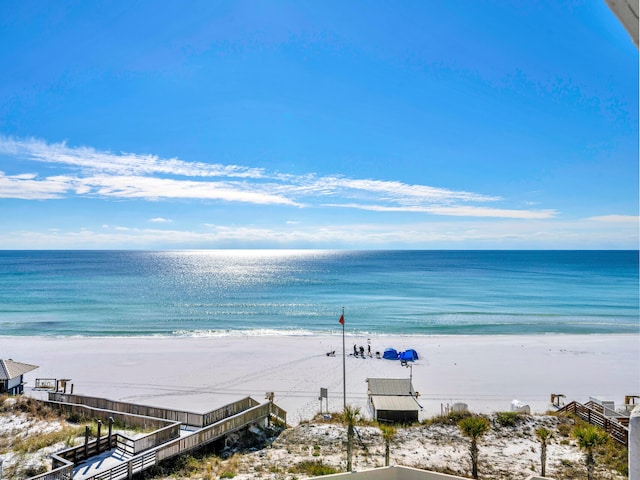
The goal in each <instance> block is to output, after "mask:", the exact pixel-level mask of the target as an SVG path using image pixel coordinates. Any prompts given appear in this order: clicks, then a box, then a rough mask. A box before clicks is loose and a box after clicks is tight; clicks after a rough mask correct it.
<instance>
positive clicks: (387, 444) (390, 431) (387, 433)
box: [379, 424, 397, 467]
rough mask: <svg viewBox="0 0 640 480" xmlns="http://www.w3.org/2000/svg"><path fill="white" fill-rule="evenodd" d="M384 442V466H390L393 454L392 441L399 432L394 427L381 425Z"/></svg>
mask: <svg viewBox="0 0 640 480" xmlns="http://www.w3.org/2000/svg"><path fill="white" fill-rule="evenodd" d="M379 427H380V432H382V440H384V466H385V467H388V466H389V456H390V453H391V440H393V437H395V436H396V433H397V430H396V428H395V427H394V426H393V425H385V424H380V425H379Z"/></svg>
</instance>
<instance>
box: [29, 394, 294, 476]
mask: <svg viewBox="0 0 640 480" xmlns="http://www.w3.org/2000/svg"><path fill="white" fill-rule="evenodd" d="M45 403H47V404H48V405H50V406H52V407H53V408H56V409H57V410H59V411H62V412H64V413H66V414H69V415H75V416H79V417H80V418H91V419H98V434H97V435H96V437H95V438H93V439H92V440H90V438H89V433H88V432H89V428H88V427H87V435H86V436H85V442H84V444H83V445H80V446H76V447H72V448H69V449H66V450H63V451H61V452H57V453H55V454H53V455H52V456H51V458H52V461H53V469H52V470H51V471H50V472H47V473H44V474H41V475H38V476H35V477H31V479H29V480H106V479H109V480H120V479H130V478H132V476H133V475H134V474H137V473H140V472H142V471H144V470H147V469H148V468H151V467H152V466H154V465H157V464H158V463H159V462H161V461H163V460H166V459H169V458H172V457H175V456H178V455H182V454H185V453H188V452H190V451H193V450H196V449H198V448H201V447H203V446H205V445H208V444H210V443H213V442H217V441H226V439H227V437H228V435H230V434H231V433H233V432H238V431H240V430H244V429H247V428H249V427H251V426H256V425H266V424H267V423H268V422H270V421H271V420H273V421H276V422H278V423H281V424H283V425H286V412H285V411H284V410H282V409H281V408H280V407H278V406H277V405H276V404H274V403H273V402H271V401H269V402H266V403H262V404H260V403H258V402H257V401H255V400H254V399H253V398H251V397H246V398H243V399H242V400H239V401H237V402H234V403H231V404H228V405H225V406H223V407H221V408H218V409H215V410H212V411H210V412H207V413H204V414H198V413H192V412H184V411H177V410H171V409H164V408H158V407H150V406H145V405H137V404H132V403H125V402H118V401H113V400H107V399H103V398H97V397H85V396H81V395H71V394H69V395H67V394H61V393H50V394H49V400H48V401H45ZM114 423H116V424H119V425H127V427H130V428H131V427H135V428H136V429H139V430H141V431H143V432H145V433H140V434H135V435H125V434H123V433H120V432H118V433H113V431H112V426H113V424H114ZM102 425H108V433H107V434H106V435H104V436H103V435H102V433H101V426H102Z"/></svg>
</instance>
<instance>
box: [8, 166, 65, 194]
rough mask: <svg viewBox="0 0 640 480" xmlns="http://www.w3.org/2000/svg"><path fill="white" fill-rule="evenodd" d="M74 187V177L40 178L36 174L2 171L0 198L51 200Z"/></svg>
mask: <svg viewBox="0 0 640 480" xmlns="http://www.w3.org/2000/svg"><path fill="white" fill-rule="evenodd" d="M72 189H73V179H72V178H70V177H64V176H55V177H48V178H44V179H38V178H37V176H36V175H32V174H21V175H5V174H4V173H2V172H0V198H19V199H22V200H50V199H54V198H63V197H64V196H65V194H66V193H68V192H69V191H71V190H72Z"/></svg>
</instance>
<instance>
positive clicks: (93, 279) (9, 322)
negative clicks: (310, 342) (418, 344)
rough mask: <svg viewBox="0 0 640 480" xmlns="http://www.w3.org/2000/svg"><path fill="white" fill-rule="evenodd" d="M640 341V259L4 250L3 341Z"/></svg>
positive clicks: (0, 258)
mask: <svg viewBox="0 0 640 480" xmlns="http://www.w3.org/2000/svg"><path fill="white" fill-rule="evenodd" d="M342 307H344V309H345V318H346V325H345V330H346V332H348V333H351V332H352V333H373V334H375V333H378V334H406V335H431V334H463V335H486V334H544V333H577V334H594V333H638V331H639V300H638V252H637V251H309V250H301V251H298V250H211V251H208V250H201V251H171V252H142V251H0V335H46V336H71V335H79V336H130V335H163V336H164V335H166V336H175V335H185V336H196V335H201V336H207V335H209V336H217V335H238V334H243V335H245V334H251V335H274V334H275V335H278V334H299V335H303V334H315V333H318V332H321V333H336V332H339V331H341V330H340V325H339V324H338V319H339V317H340V314H341V311H342Z"/></svg>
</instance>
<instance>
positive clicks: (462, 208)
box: [0, 136, 556, 219]
mask: <svg viewBox="0 0 640 480" xmlns="http://www.w3.org/2000/svg"><path fill="white" fill-rule="evenodd" d="M2 153H3V154H5V155H10V156H13V157H15V158H16V159H17V160H28V161H31V162H38V163H44V164H47V165H49V167H51V166H56V167H58V168H64V169H65V173H66V175H58V176H50V177H44V178H43V177H39V176H38V175H37V174H34V173H22V174H18V175H13V176H6V175H1V176H0V197H3V198H19V199H25V200H33V199H38V200H47V199H55V198H66V197H68V196H71V195H76V196H90V197H94V198H95V197H98V198H99V197H102V198H112V199H141V200H147V201H161V200H169V199H191V200H207V201H220V202H234V203H248V204H255V205H281V206H290V207H300V208H326V207H340V208H354V209H361V210H370V211H379V212H414V213H423V214H431V215H448V216H457V217H459V216H467V217H495V218H513V219H517V218H528V219H536V218H551V217H554V216H555V215H556V212H555V211H554V210H550V209H547V210H517V209H510V208H491V207H487V206H486V204H487V203H492V202H499V201H500V202H502V203H504V199H502V198H501V197H499V196H495V195H486V194H481V193H475V192H467V191H456V190H449V189H446V188H439V187H431V186H428V185H415V184H405V183H402V182H398V181H387V180H375V179H354V178H347V177H344V176H338V175H329V176H324V177H319V176H317V175H315V174H312V173H309V174H305V175H298V176H296V175H289V174H283V173H280V172H272V173H269V172H267V171H265V170H264V169H262V168H252V167H246V166H240V165H220V164H207V163H202V162H186V161H183V160H180V159H177V158H171V159H161V158H159V157H157V156H155V155H140V154H132V153H120V154H114V153H111V152H100V151H96V150H95V149H93V148H89V147H69V146H67V145H66V143H55V144H48V143H46V142H43V141H41V140H35V139H27V140H20V139H13V138H7V137H2V136H0V154H2ZM70 170H71V171H72V172H73V173H68V172H69V171H70ZM328 198H330V199H331V200H332V201H331V202H330V203H328V202H326V200H327V199H328Z"/></svg>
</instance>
